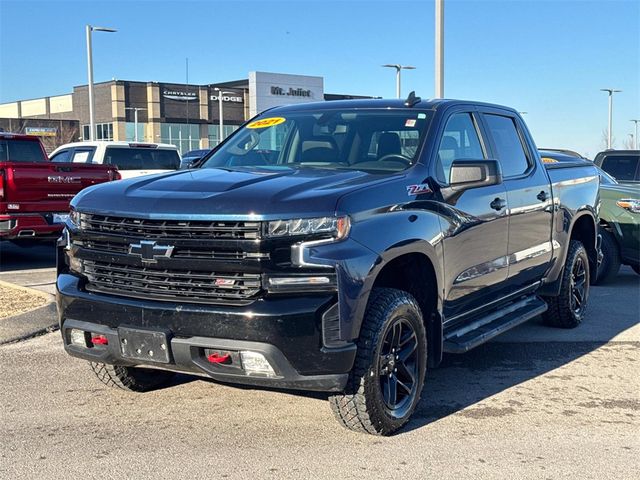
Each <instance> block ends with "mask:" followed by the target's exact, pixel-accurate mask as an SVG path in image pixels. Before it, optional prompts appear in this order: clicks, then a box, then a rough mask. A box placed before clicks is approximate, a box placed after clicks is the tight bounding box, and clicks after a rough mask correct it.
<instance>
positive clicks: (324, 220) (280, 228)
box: [266, 216, 351, 240]
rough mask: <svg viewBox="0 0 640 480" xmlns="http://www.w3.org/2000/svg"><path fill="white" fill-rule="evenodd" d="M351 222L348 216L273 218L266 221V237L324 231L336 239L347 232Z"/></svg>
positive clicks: (343, 236) (312, 233)
mask: <svg viewBox="0 0 640 480" xmlns="http://www.w3.org/2000/svg"><path fill="white" fill-rule="evenodd" d="M350 227H351V222H350V221H349V217H347V216H344V217H320V218H296V219H293V220H274V221H271V222H268V223H267V231H266V234H267V236H268V237H284V236H287V235H290V236H292V235H315V234H319V233H326V234H327V235H328V236H332V237H334V238H335V239H336V240H339V239H341V238H345V237H346V236H347V235H348V234H349V228H350Z"/></svg>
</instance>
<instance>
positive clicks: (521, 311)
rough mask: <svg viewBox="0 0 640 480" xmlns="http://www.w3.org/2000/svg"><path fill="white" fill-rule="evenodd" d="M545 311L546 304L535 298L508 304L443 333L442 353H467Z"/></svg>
mask: <svg viewBox="0 0 640 480" xmlns="http://www.w3.org/2000/svg"><path fill="white" fill-rule="evenodd" d="M546 310H547V304H546V302H545V301H544V300H542V299H541V298H539V297H536V296H533V297H527V298H525V299H524V300H520V301H519V302H515V303H512V304H509V305H507V306H506V307H504V308H502V309H500V310H498V311H494V312H491V313H490V314H489V315H486V316H484V317H481V318H479V319H477V320H475V321H473V322H472V323H470V324H465V325H463V326H461V327H459V328H457V329H455V330H452V331H449V332H445V334H444V344H443V351H444V352H447V353H465V352H468V351H469V350H471V349H472V348H474V347H477V346H478V345H480V344H482V343H484V342H486V341H488V340H491V339H492V338H493V337H496V336H498V335H500V334H501V333H504V332H506V331H507V330H510V329H512V328H513V327H517V326H518V325H520V324H521V323H524V322H526V321H527V320H531V319H532V318H533V317H536V316H538V315H540V314H541V313H544V312H545V311H546Z"/></svg>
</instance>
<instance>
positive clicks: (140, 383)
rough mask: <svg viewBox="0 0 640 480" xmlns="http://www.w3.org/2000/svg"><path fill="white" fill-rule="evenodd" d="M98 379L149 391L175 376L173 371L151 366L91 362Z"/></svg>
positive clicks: (134, 390) (132, 389)
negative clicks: (140, 366) (141, 366)
mask: <svg viewBox="0 0 640 480" xmlns="http://www.w3.org/2000/svg"><path fill="white" fill-rule="evenodd" d="M89 363H90V365H91V369H92V370H93V373H95V374H96V377H98V380H100V381H101V382H102V383H104V384H105V385H107V386H109V387H114V388H121V389H122V390H129V391H131V392H148V391H149V390H154V389H156V388H158V387H161V386H163V385H165V384H167V383H169V381H170V380H171V379H172V378H173V377H174V376H175V374H174V373H173V372H167V371H165V370H155V369H151V368H138V367H123V366H121V365H109V364H106V363H94V362H89Z"/></svg>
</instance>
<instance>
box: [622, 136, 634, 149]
mask: <svg viewBox="0 0 640 480" xmlns="http://www.w3.org/2000/svg"><path fill="white" fill-rule="evenodd" d="M622 148H624V149H625V150H633V149H634V148H635V142H634V138H633V133H630V134H629V136H628V137H627V139H626V140H625V141H624V142H623V144H622Z"/></svg>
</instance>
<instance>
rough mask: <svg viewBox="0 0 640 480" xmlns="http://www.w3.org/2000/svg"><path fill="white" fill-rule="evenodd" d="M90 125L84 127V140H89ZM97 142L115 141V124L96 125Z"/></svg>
mask: <svg viewBox="0 0 640 480" xmlns="http://www.w3.org/2000/svg"><path fill="white" fill-rule="evenodd" d="M89 131H90V128H89V125H83V126H82V139H83V140H89ZM95 139H96V140H113V123H97V124H96V137H95Z"/></svg>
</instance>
